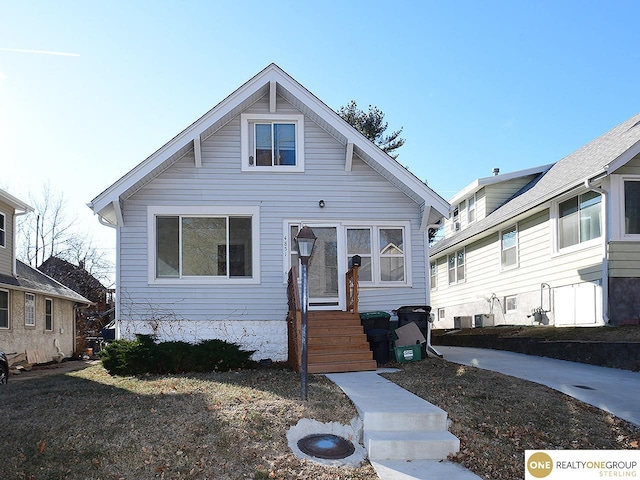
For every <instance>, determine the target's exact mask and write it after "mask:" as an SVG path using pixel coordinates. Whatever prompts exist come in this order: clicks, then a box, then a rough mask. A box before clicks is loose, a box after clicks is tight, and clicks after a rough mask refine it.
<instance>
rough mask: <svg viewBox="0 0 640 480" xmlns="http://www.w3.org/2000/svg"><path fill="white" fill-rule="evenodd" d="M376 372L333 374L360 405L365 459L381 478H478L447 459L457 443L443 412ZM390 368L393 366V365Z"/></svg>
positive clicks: (330, 377)
mask: <svg viewBox="0 0 640 480" xmlns="http://www.w3.org/2000/svg"><path fill="white" fill-rule="evenodd" d="M383 371H389V370H378V371H377V372H351V373H331V374H327V375H326V376H327V378H329V380H331V381H332V382H334V383H335V384H337V385H338V386H339V387H340V388H341V389H342V390H343V391H344V393H345V394H346V395H347V396H348V397H349V398H350V399H351V401H352V402H353V404H354V405H355V406H356V409H357V410H358V414H359V416H360V419H361V420H362V426H363V435H362V437H363V443H364V447H365V450H366V451H367V455H368V457H369V461H370V462H371V465H372V466H373V467H374V468H375V470H376V472H377V474H378V476H379V477H380V478H381V479H382V480H442V479H447V480H480V477H478V476H477V475H475V474H473V473H472V472H471V471H469V470H467V469H465V468H464V467H462V466H461V465H459V464H457V463H454V462H449V461H447V460H446V458H447V455H449V454H451V453H455V452H457V451H458V449H459V446H460V442H459V440H458V439H457V438H456V437H455V436H453V435H452V434H451V433H450V432H449V431H448V429H447V413H446V412H445V411H444V410H442V409H440V408H438V407H436V406H435V405H432V404H431V403H429V402H427V401H425V400H423V399H421V398H420V397H418V396H416V395H414V394H413V393H411V392H408V391H407V390H405V389H403V388H401V387H399V386H398V385H396V384H395V383H393V382H390V381H389V380H387V379H385V378H383V377H381V376H380V375H378V374H377V373H381V372H383ZM392 371H393V370H392Z"/></svg>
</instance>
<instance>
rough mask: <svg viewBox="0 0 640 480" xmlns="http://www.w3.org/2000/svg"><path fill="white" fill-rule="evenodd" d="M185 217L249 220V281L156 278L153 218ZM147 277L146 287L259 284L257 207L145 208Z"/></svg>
mask: <svg viewBox="0 0 640 480" xmlns="http://www.w3.org/2000/svg"><path fill="white" fill-rule="evenodd" d="M164 215H188V216H194V217H198V216H200V217H207V216H234V215H243V216H250V217H251V249H252V252H251V257H252V265H251V271H252V277H251V278H241V277H230V278H228V277H224V278H221V277H204V276H203V277H184V278H156V260H155V259H156V221H155V220H156V217H158V216H164ZM147 252H148V253H147V277H148V283H149V285H216V284H217V285H233V284H245V285H247V284H253V285H255V284H259V283H260V207H241V206H230V207H208V206H191V207H187V206H181V207H178V206H167V207H160V206H150V207H147Z"/></svg>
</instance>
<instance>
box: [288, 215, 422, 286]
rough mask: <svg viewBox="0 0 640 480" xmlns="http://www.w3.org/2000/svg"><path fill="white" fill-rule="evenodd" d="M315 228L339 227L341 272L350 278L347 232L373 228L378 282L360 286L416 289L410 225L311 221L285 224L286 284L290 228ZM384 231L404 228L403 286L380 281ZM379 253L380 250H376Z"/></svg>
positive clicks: (373, 259) (374, 271)
mask: <svg viewBox="0 0 640 480" xmlns="http://www.w3.org/2000/svg"><path fill="white" fill-rule="evenodd" d="M294 224H295V225H311V226H312V227H311V228H312V229H313V225H316V224H318V225H320V224H322V225H325V224H326V225H331V226H337V227H338V243H339V247H338V251H339V252H342V253H343V255H340V258H339V259H338V268H339V269H341V270H342V271H343V274H346V272H347V270H348V268H349V267H348V265H347V253H346V252H347V229H349V228H370V229H371V231H372V233H371V235H372V237H373V238H372V239H371V242H372V243H371V251H372V257H371V263H372V265H371V275H372V278H374V280H373V281H372V282H362V281H361V282H360V287H362V288H387V287H393V288H395V287H411V286H413V276H412V271H413V268H412V267H413V264H412V256H411V246H412V231H411V223H410V222H384V221H383V222H375V223H372V222H366V221H362V222H348V223H345V222H340V221H322V222H313V221H309V220H305V221H302V220H285V221H284V222H283V227H282V229H283V246H284V248H283V266H284V267H285V269H284V271H283V281H284V283H285V284H286V283H287V279H288V273H289V269H290V268H291V252H290V251H289V245H290V243H289V242H290V239H289V226H290V225H294ZM380 228H401V229H402V230H403V233H404V238H403V242H404V245H405V249H404V262H405V265H404V281H402V282H382V281H379V280H378V278H380V257H379V255H378V254H376V251H378V252H379V243H380V236H379V233H378V232H379V229H380ZM376 249H378V250H376Z"/></svg>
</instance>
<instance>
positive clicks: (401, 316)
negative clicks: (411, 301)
mask: <svg viewBox="0 0 640 480" xmlns="http://www.w3.org/2000/svg"><path fill="white" fill-rule="evenodd" d="M396 315H397V316H398V327H404V326H405V325H407V324H409V323H410V322H414V323H415V324H416V325H418V328H419V329H420V331H421V332H422V335H424V338H425V339H426V338H427V328H428V325H427V324H428V322H429V316H430V315H431V307H430V306H429V305H411V306H404V307H400V308H398V309H397V310H396ZM422 358H427V344H426V342H425V343H423V344H422Z"/></svg>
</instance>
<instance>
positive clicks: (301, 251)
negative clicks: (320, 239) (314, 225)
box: [296, 226, 317, 264]
mask: <svg viewBox="0 0 640 480" xmlns="http://www.w3.org/2000/svg"><path fill="white" fill-rule="evenodd" d="M316 238H317V237H316V236H315V235H314V233H313V230H311V228H310V227H307V226H304V227H302V228H301V229H300V231H299V232H298V235H296V243H297V244H298V255H299V256H300V261H301V262H302V263H303V264H307V263H308V262H309V257H310V256H311V253H312V252H313V245H314V244H315V243H316Z"/></svg>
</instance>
